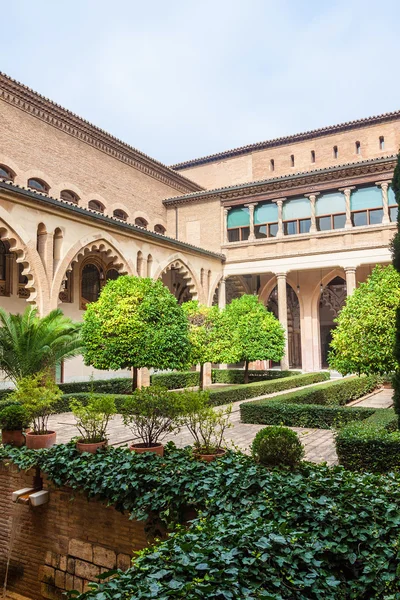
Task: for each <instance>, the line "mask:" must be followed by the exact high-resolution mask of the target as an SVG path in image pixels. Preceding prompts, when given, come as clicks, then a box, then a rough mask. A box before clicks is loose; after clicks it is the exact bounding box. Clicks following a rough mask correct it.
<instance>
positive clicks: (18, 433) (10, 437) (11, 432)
mask: <svg viewBox="0 0 400 600" xmlns="http://www.w3.org/2000/svg"><path fill="white" fill-rule="evenodd" d="M1 441H2V442H3V444H10V446H16V447H17V448H20V447H21V446H24V445H25V436H24V434H23V431H22V429H2V430H1Z"/></svg>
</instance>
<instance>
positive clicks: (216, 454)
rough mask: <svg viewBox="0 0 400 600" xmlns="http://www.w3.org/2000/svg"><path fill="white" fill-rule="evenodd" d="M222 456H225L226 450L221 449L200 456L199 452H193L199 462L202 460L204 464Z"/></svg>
mask: <svg viewBox="0 0 400 600" xmlns="http://www.w3.org/2000/svg"><path fill="white" fill-rule="evenodd" d="M224 454H226V450H224V449H223V448H219V449H218V450H217V451H216V452H214V454H201V453H200V452H195V455H196V457H197V458H198V459H199V460H204V461H206V462H211V461H212V460H214V459H216V458H218V457H219V456H224Z"/></svg>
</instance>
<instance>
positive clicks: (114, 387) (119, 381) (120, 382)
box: [58, 377, 132, 394]
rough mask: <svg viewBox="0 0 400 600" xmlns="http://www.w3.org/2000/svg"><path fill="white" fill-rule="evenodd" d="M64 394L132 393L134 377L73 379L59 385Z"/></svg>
mask: <svg viewBox="0 0 400 600" xmlns="http://www.w3.org/2000/svg"><path fill="white" fill-rule="evenodd" d="M58 387H59V388H60V390H62V391H63V392H64V394H78V393H80V392H90V390H92V389H93V391H94V392H98V393H100V394H131V393H132V379H131V378H130V377H115V378H113V379H94V380H92V381H90V380H89V381H73V382H71V383H60V384H59V385H58Z"/></svg>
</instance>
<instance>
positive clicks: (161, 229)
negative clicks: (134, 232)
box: [154, 225, 165, 235]
mask: <svg viewBox="0 0 400 600" xmlns="http://www.w3.org/2000/svg"><path fill="white" fill-rule="evenodd" d="M154 231H155V232H156V233H161V235H165V227H163V226H162V225H155V226H154Z"/></svg>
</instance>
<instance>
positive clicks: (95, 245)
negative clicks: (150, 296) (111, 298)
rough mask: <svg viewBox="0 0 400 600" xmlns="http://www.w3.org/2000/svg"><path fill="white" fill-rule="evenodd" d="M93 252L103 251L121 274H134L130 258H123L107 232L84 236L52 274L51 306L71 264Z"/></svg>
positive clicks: (56, 302)
mask: <svg viewBox="0 0 400 600" xmlns="http://www.w3.org/2000/svg"><path fill="white" fill-rule="evenodd" d="M93 252H103V253H104V254H105V255H106V256H107V257H108V258H109V259H110V264H112V267H113V268H114V269H116V270H117V271H118V272H119V273H120V274H121V275H127V274H128V275H134V274H135V268H134V266H133V265H132V263H131V261H130V260H127V259H125V258H124V256H123V254H122V251H121V250H120V249H119V247H118V244H117V242H116V241H115V240H113V239H112V238H111V237H110V236H108V235H107V234H104V233H102V234H97V235H93V236H91V237H87V238H84V239H83V240H80V241H79V242H76V244H74V246H72V247H71V248H70V249H69V250H68V252H67V253H66V255H65V256H64V258H63V259H62V260H61V262H60V264H59V266H58V267H57V271H56V273H55V275H54V279H53V285H52V288H51V303H52V306H53V308H54V307H56V306H57V305H58V296H59V293H60V291H61V286H62V283H63V281H65V279H66V276H67V272H68V271H72V269H73V266H74V264H75V263H77V262H78V261H79V260H81V259H84V258H86V257H88V256H89V255H90V254H91V253H93Z"/></svg>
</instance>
